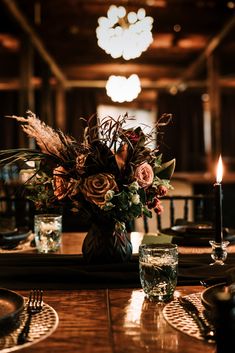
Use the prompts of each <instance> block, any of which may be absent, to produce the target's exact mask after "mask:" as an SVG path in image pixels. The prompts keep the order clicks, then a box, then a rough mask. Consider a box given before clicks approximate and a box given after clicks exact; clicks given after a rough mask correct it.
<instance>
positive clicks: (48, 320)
mask: <svg viewBox="0 0 235 353" xmlns="http://www.w3.org/2000/svg"><path fill="white" fill-rule="evenodd" d="M58 323H59V317H58V314H57V312H56V311H55V310H54V309H53V308H52V307H51V306H50V305H48V304H47V303H45V302H44V301H43V290H40V289H33V290H30V292H29V296H28V298H26V297H23V296H22V295H20V294H19V293H16V292H14V291H12V290H8V289H6V288H0V332H1V334H0V352H1V353H8V352H13V351H17V350H20V349H23V348H25V347H29V346H31V345H33V344H35V343H37V342H39V341H41V340H43V339H45V338H46V337H48V336H49V335H51V334H52V333H53V332H54V331H55V330H56V328H57V326H58Z"/></svg>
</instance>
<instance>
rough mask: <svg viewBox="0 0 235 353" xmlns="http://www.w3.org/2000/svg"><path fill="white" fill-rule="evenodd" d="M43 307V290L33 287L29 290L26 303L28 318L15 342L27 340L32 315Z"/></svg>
mask: <svg viewBox="0 0 235 353" xmlns="http://www.w3.org/2000/svg"><path fill="white" fill-rule="evenodd" d="M42 308H43V291H42V290H40V289H33V290H31V291H30V294H29V299H28V303H27V312H28V318H27V320H26V322H25V325H24V327H23V329H22V331H21V332H20V333H19V336H18V338H17V344H23V343H25V342H27V341H28V335H29V330H30V324H31V319H32V316H33V315H35V314H37V313H39V312H40V311H42Z"/></svg>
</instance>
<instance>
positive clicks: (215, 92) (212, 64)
mask: <svg viewBox="0 0 235 353" xmlns="http://www.w3.org/2000/svg"><path fill="white" fill-rule="evenodd" d="M207 64H208V67H207V68H208V93H209V97H210V98H209V99H210V100H209V107H210V115H211V127H212V155H213V158H214V159H215V158H218V155H219V154H220V153H221V94H220V84H219V61H218V57H217V56H216V54H215V53H214V54H213V55H211V56H209V58H208V61H207Z"/></svg>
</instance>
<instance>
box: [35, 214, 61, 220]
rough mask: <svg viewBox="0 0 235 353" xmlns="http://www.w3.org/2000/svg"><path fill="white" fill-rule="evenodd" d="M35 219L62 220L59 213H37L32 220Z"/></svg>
mask: <svg viewBox="0 0 235 353" xmlns="http://www.w3.org/2000/svg"><path fill="white" fill-rule="evenodd" d="M37 218H47V219H48V218H62V215H61V214H59V213H39V214H35V215H34V219H37Z"/></svg>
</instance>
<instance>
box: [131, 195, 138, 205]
mask: <svg viewBox="0 0 235 353" xmlns="http://www.w3.org/2000/svg"><path fill="white" fill-rule="evenodd" d="M131 202H132V203H133V204H134V205H138V204H139V203H140V195H139V194H134V195H133V196H132V198H131Z"/></svg>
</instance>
